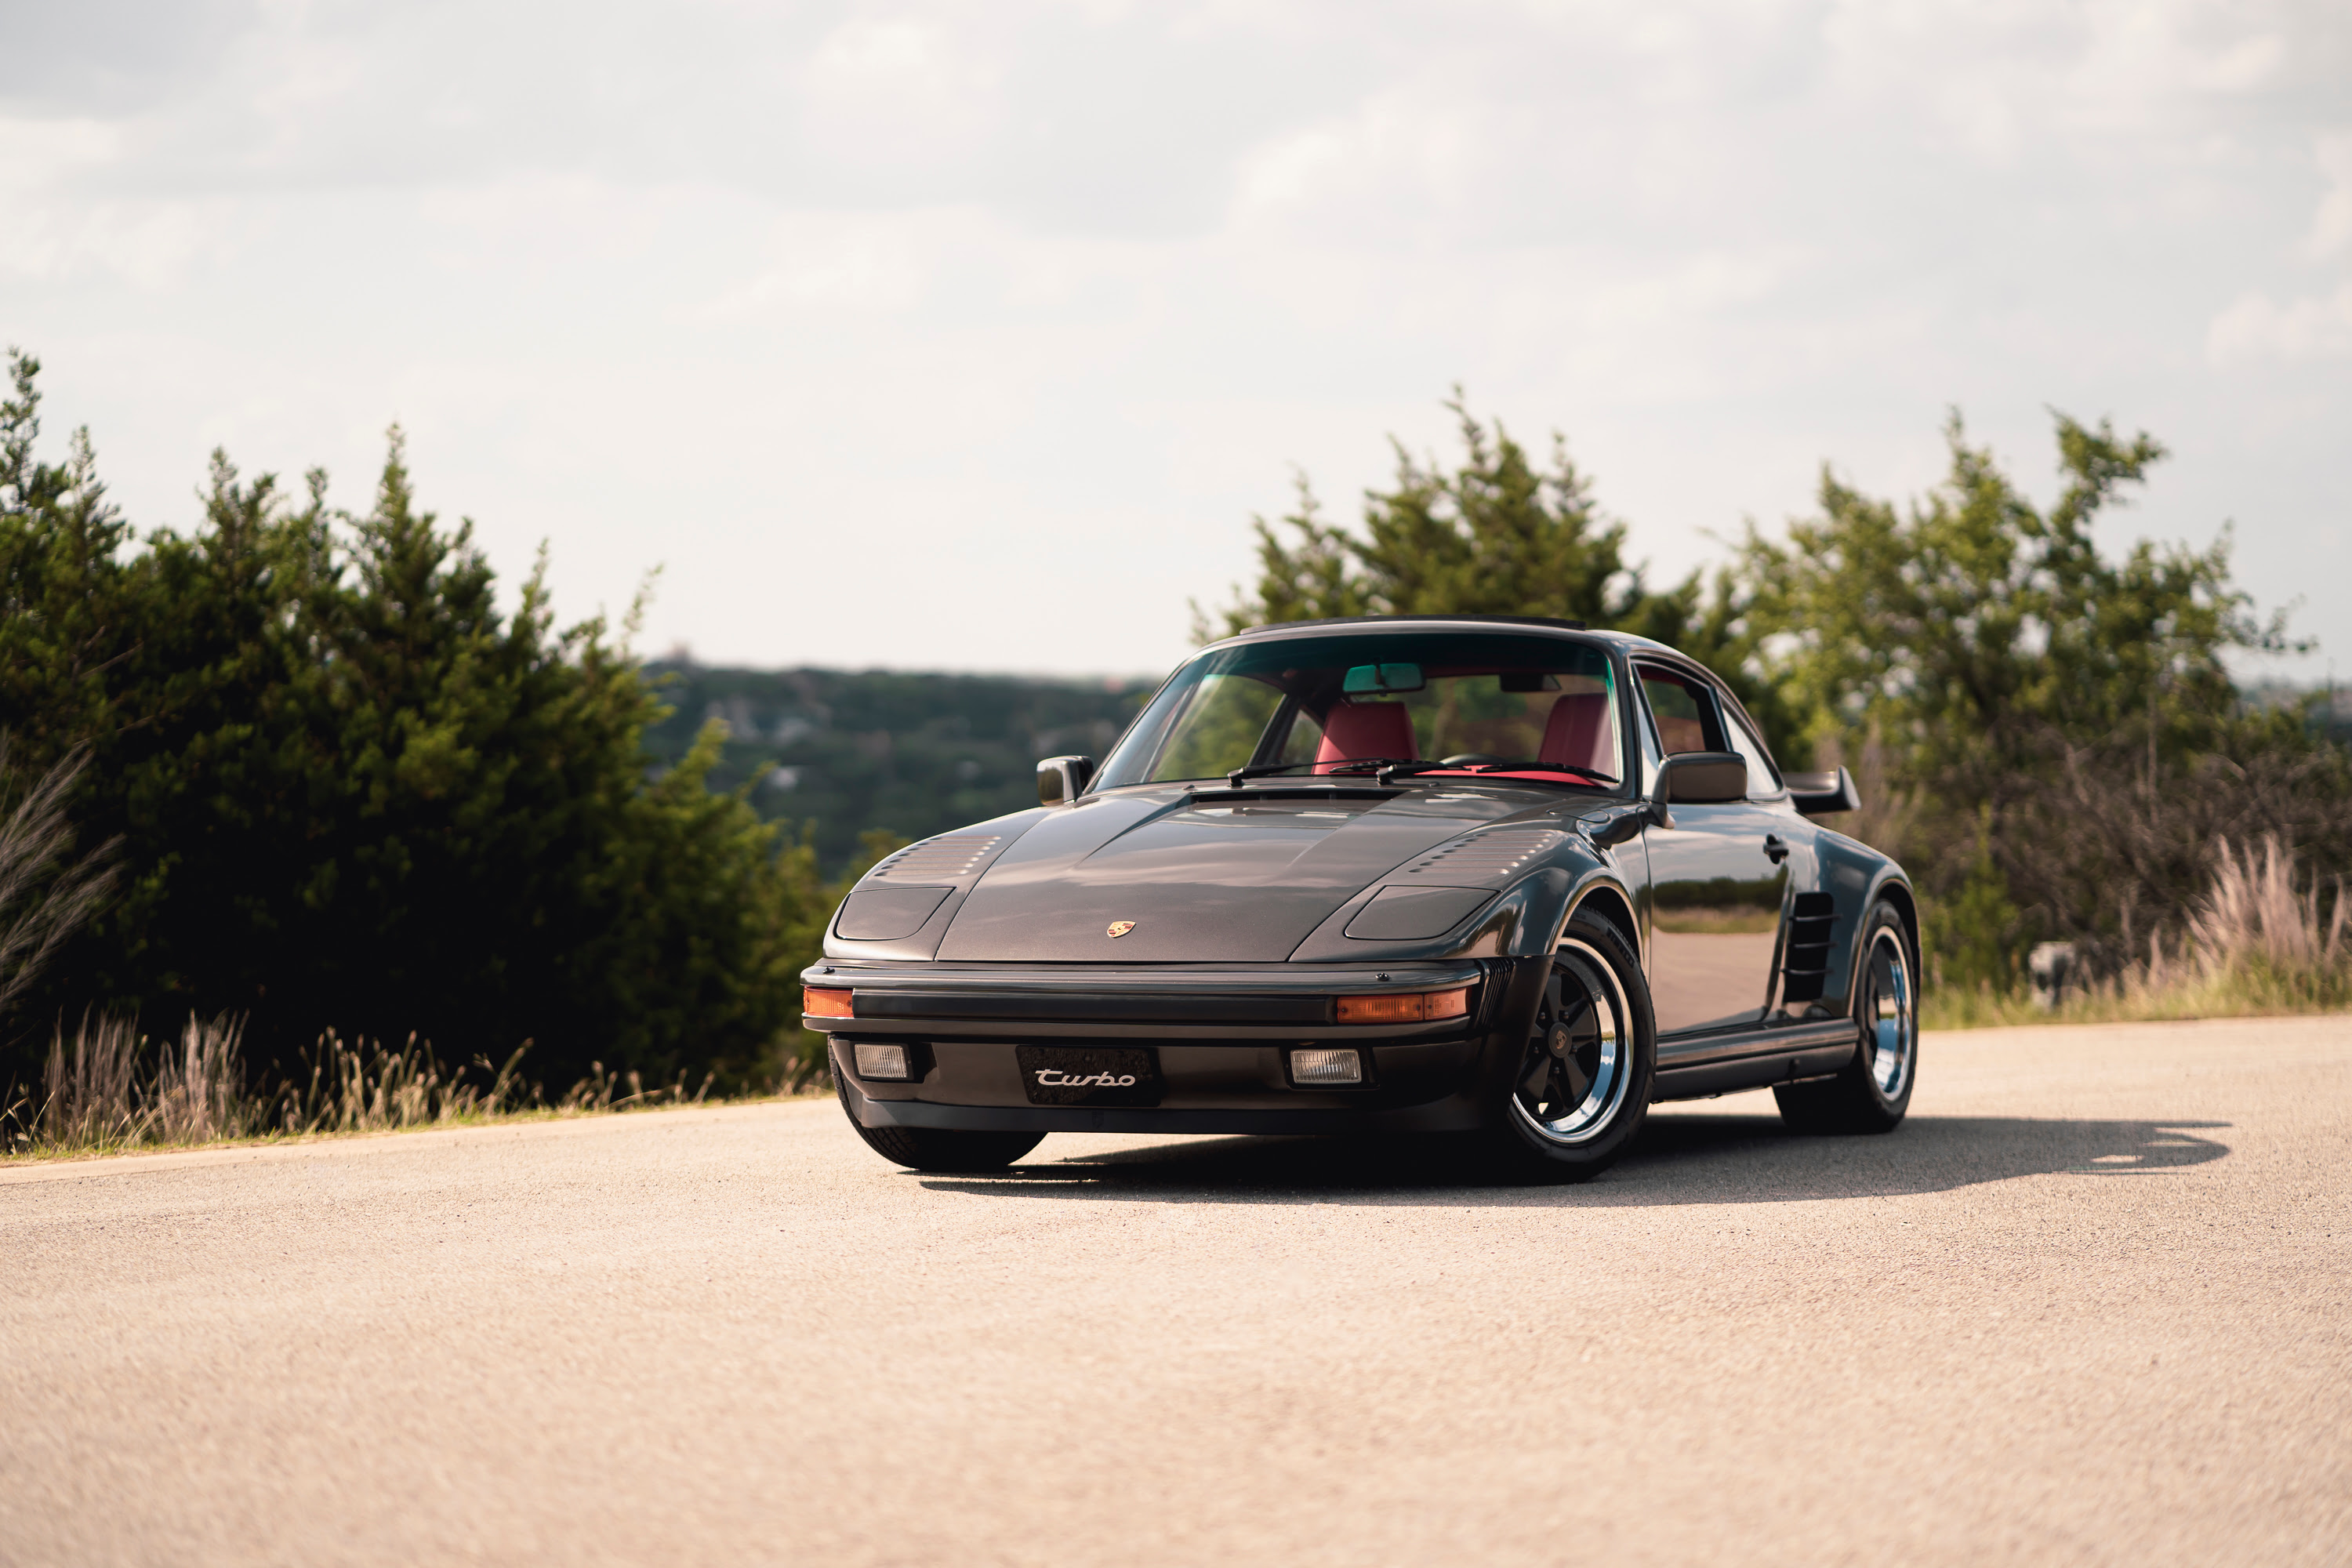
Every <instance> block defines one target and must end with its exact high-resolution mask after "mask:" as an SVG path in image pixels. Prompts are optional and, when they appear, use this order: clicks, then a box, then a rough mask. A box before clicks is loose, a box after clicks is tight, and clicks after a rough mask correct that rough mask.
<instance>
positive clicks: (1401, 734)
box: [1315, 702, 1421, 773]
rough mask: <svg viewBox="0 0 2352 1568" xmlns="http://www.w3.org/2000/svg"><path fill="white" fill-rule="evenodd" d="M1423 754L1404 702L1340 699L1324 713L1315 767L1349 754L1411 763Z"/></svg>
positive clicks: (1327, 765) (1326, 765) (1327, 766)
mask: <svg viewBox="0 0 2352 1568" xmlns="http://www.w3.org/2000/svg"><path fill="white" fill-rule="evenodd" d="M1420 755H1421V749H1420V746H1419V745H1418V743H1416V742H1414V740H1413V738H1412V714H1410V713H1408V712H1406V711H1405V706H1404V704H1403V703H1402V702H1339V703H1335V704H1333V706H1332V709H1331V710H1330V711H1329V712H1328V713H1326V714H1325V715H1324V716H1323V743H1322V744H1321V745H1320V746H1318V747H1317V748H1316V750H1315V771H1316V772H1317V773H1329V772H1330V771H1331V768H1330V764H1331V763H1339V762H1344V761H1346V760H1347V759H1348V758H1349V757H1394V758H1396V759H1397V760H1398V761H1399V762H1405V763H1410V762H1412V761H1414V760H1416V759H1417V758H1419V757H1420Z"/></svg>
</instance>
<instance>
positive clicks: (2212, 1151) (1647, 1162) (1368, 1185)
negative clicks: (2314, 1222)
mask: <svg viewBox="0 0 2352 1568" xmlns="http://www.w3.org/2000/svg"><path fill="white" fill-rule="evenodd" d="M2227 1126H2229V1123H2227V1122H2221V1121H2188V1120H2181V1121H2069V1120H2062V1119H2054V1118H2053V1119H2042V1118H2027V1117H1999V1116H1915V1117H1912V1118H1910V1119H1909V1120H1908V1121H1905V1122H1904V1124H1903V1125H1902V1126H1901V1127H1900V1128H1898V1129H1896V1130H1895V1131H1894V1132H1892V1133H1888V1134H1885V1135H1884V1136H1880V1137H1850V1138H1834V1137H1827V1138H1825V1137H1808V1136H1804V1135H1801V1134H1798V1133H1793V1132H1790V1131H1787V1130H1786V1129H1785V1128H1783V1127H1782V1126H1781V1124H1780V1119H1779V1118H1778V1117H1777V1116H1774V1115H1771V1114H1769V1113H1767V1114H1764V1115H1745V1116H1743V1115H1737V1114H1696V1115H1694V1114H1676V1115H1670V1116H1660V1117H1655V1118H1654V1119H1652V1121H1651V1122H1650V1124H1649V1125H1648V1126H1647V1127H1645V1128H1644V1129H1643V1131H1642V1137H1641V1140H1640V1142H1638V1143H1637V1144H1636V1145H1635V1146H1634V1147H1633V1149H1631V1150H1629V1151H1628V1152H1626V1154H1625V1157H1624V1158H1623V1159H1622V1160H1620V1161H1619V1162H1618V1163H1616V1164H1615V1165H1614V1166H1612V1168H1611V1169H1610V1170H1608V1171H1606V1172H1604V1173H1602V1174H1601V1176H1600V1177H1599V1178H1598V1179H1597V1180H1594V1181H1591V1182H1589V1183H1585V1184H1567V1185H1544V1184H1538V1185H1528V1184H1521V1183H1517V1182H1514V1181H1511V1180H1509V1179H1507V1178H1505V1177H1503V1176H1501V1175H1499V1174H1497V1173H1496V1170H1495V1169H1494V1167H1493V1166H1492V1164H1491V1163H1489V1162H1488V1161H1487V1160H1486V1158H1485V1157H1484V1156H1483V1155H1482V1154H1481V1152H1479V1151H1478V1150H1477V1149H1476V1148H1475V1146H1473V1145H1469V1144H1465V1142H1461V1141H1459V1140H1454V1139H1444V1138H1420V1139H1410V1138H1399V1139H1391V1140H1385V1141H1374V1140H1369V1139H1337V1138H1203V1139H1192V1140H1187V1141H1185V1142H1181V1143H1160V1144H1151V1145H1146V1146H1144V1147H1140V1148H1135V1149H1118V1150H1111V1151H1108V1152H1100V1153H1087V1154H1081V1155H1074V1156H1071V1157H1068V1158H1066V1159H1061V1160H1055V1159H1054V1158H1052V1153H1053V1145H1052V1143H1051V1142H1047V1143H1045V1144H1044V1145H1041V1146H1040V1149H1039V1152H1040V1153H1041V1154H1044V1155H1045V1156H1046V1157H1045V1158H1044V1159H1041V1160H1036V1161H1034V1163H1025V1164H1021V1165H1016V1166H1014V1167H1013V1168H1012V1169H1011V1170H1009V1171H1005V1172H1003V1173H990V1174H987V1175H970V1176H957V1175H942V1174H932V1175H927V1176H921V1177H919V1178H915V1179H918V1180H919V1181H921V1182H922V1183H923V1184H924V1185H926V1186H929V1187H936V1188H940V1189H942V1190H950V1191H955V1192H964V1193H972V1194H1003V1195H1007V1196H1012V1195H1019V1196H1023V1197H1070V1198H1118V1199H1127V1200H1130V1201H1132V1200H1135V1199H1154V1198H1158V1199H1166V1200H1170V1201H1183V1202H1201V1201H1204V1200H1205V1201H1216V1200H1219V1199H1223V1200H1226V1201H1231V1202H1244V1203H1265V1202H1328V1201H1330V1200H1331V1199H1333V1198H1335V1197H1359V1198H1364V1199H1368V1200H1371V1201H1375V1202H1383V1201H1384V1202H1391V1203H1394V1202H1405V1203H1414V1202H1422V1203H1444V1204H1448V1205H1459V1204H1465V1203H1468V1204H1513V1205H1528V1204H1549V1205H1575V1206H1585V1207H1590V1206H1602V1207H1621V1206H1629V1205H1660V1204H1689V1203H1751V1204H1758V1203H1795V1202H1810V1201H1817V1200H1821V1199H1830V1198H1863V1197H1892V1196H1901V1195H1906V1194H1917V1193H1937V1192H1948V1191H1950V1190H1952V1189H1954V1188H1958V1187H1968V1186H1977V1185H1981V1184H1985V1183H1989V1182H2004V1181H2010V1180H2013V1179H2015V1178H2017V1177H2020V1176H2039V1175H2065V1176H2069V1177H2084V1178H2090V1179H2094V1180H2101V1179H2114V1178H2117V1177H2126V1178H2127V1177H2136V1176H2137V1177H2145V1176H2160V1175H2163V1174H2164V1173H2177V1172H2179V1171H2182V1170H2185V1169H2187V1168H2188V1167H2189V1166H2192V1165H2201V1164H2205V1163H2209V1162H2210V1161H2214V1160H2218V1159H2221V1158H2222V1157H2223V1156H2225V1155H2227V1154H2228V1153H2229V1152H2230V1150H2229V1146H2228V1145H2227V1144H2225V1143H2222V1142H2219V1141H2218V1140H2216V1139H2213V1138H2210V1137H2205V1136H2200V1134H2203V1133H2207V1132H2210V1131H2216V1130H2219V1129H2222V1128H2226V1127H2227Z"/></svg>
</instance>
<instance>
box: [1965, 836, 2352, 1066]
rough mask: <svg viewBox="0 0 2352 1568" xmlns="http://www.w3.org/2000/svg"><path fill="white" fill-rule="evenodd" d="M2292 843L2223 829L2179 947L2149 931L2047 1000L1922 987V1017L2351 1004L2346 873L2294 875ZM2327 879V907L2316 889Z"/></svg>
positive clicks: (1996, 1019) (2260, 1012) (2163, 1015)
mask: <svg viewBox="0 0 2352 1568" xmlns="http://www.w3.org/2000/svg"><path fill="white" fill-rule="evenodd" d="M2297 881H2298V878H2297V874H2296V870H2295V864H2294V854H2293V853H2292V852H2291V851H2289V850H2288V849H2286V848H2285V847H2283V846H2282V845H2281V844H2280V843H2279V841H2278V840H2277V839H2276V838H2265V839H2264V840H2263V844H2262V847H2261V848H2260V850H2259V851H2258V850H2256V849H2255V848H2254V847H2252V846H2243V847H2241V846H2235V845H2231V843H2229V842H2228V841H2226V840H2224V841H2223V842H2222V844H2221V852H2220V854H2219V856H2218V857H2217V858H2216V862H2215V865H2214V869H2213V875H2212V879H2211V880H2210V882H2209V883H2208V885H2207V887H2206V889H2205V891H2204V893H2203V894H2201V895H2200V897H2199V898H2198V900H2197V901H2196V902H2195V904H2193V905H2192V906H2191V907H2190V909H2189V911H2188V918H2187V922H2186V924H2187V935H2186V938H2185V939H2184V941H2183V942H2182V943H2181V945H2180V947H2179V949H2178V950H2176V951H2172V952H2168V951H2167V949H2166V945H2165V942H2164V939H2163V937H2162V936H2161V935H2158V936H2155V937H2152V938H2151V939H2150V940H2149V943H2148V951H2147V957H2146V958H2145V959H2143V960H2140V961H2138V962H2137V963H2134V964H2133V965H2132V966H2131V967H2129V968H2127V969H2126V970H2125V971H2124V972H2123V973H2120V974H2117V975H2115V976H2113V977H2111V978H2109V979H2106V980H2103V981H2100V982H2097V983H2095V984H2091V985H2090V986H2088V987H2085V988H2084V989H2081V990H2077V991H2074V992H2073V993H2072V994H2069V995H2067V996H2066V997H2065V998H2064V999H2063V1000H2062V1001H2061V1002H2060V1003H2059V1004H2058V1005H2056V1006H2055V1007H2050V1006H2045V1005H2042V1002H2041V1001H2040V1000H2039V999H2038V998H2036V997H2035V996H2034V995H2033V994H2031V993H2030V992H2011V993H2006V994H2004V993H1996V992H1994V991H1991V990H1990V989H1986V990H1981V991H1977V992H1967V991H1954V992H1930V993H1929V994H1927V997H1926V999H1925V1002H1924V1005H1922V1007H1921V1009H1920V1023H1921V1025H1922V1026H1924V1027H1927V1028H1931V1029H1975V1028H1987V1027H1991V1026H1999V1025H2004V1024H2108V1023H2138V1022H2149V1021H2156V1020H2160V1019H2172V1018H2216V1017H2258V1016H2277V1015H2281V1014H2289V1013H2331V1012H2336V1011H2339V1010H2341V1009H2345V1008H2352V943H2347V941H2346V931H2345V925H2346V921H2347V915H2352V905H2348V904H2347V900H2346V898H2345V886H2344V880H2343V879H2342V878H2340V877H2339V878H2336V879H2334V880H2333V882H2332V883H2331V884H2329V885H2328V886H2327V887H2326V889H2323V885H2322V883H2321V880H2320V879H2319V878H2317V877H2313V878H2311V879H2309V882H2308V884H2307V885H2305V886H2301V887H2298V886H2297ZM2323 890H2328V891H2332V893H2333V894H2334V897H2333V898H2332V899H2331V900H2328V903H2329V904H2330V905H2331V906H2332V908H2331V910H2330V912H2327V913H2326V914H2323V913H2322V908H2321V906H2322V900H2321V893H2322V892H2323Z"/></svg>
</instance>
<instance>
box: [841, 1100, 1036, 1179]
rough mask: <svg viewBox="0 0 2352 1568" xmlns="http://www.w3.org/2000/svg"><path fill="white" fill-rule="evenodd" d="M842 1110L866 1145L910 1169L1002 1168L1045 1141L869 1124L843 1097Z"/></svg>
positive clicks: (1030, 1136) (1005, 1134)
mask: <svg viewBox="0 0 2352 1568" xmlns="http://www.w3.org/2000/svg"><path fill="white" fill-rule="evenodd" d="M841 1109H842V1111H843V1113H844V1114H845V1115H846V1116H847V1117H848V1118H849V1124H850V1125H851V1126H852V1127H855V1128H856V1129H857V1135H858V1136H859V1137H860V1138H863V1139H865V1140H866V1147H867V1148H868V1149H871V1150H873V1151H874V1152H876V1153H877V1154H879V1155H881V1156H882V1157H883V1158H884V1159H885V1160H887V1161H889V1162H890V1163H892V1164H894V1165H904V1166H906V1167H907V1168H908V1170H910V1171H938V1172H940V1173H950V1172H957V1171H964V1172H971V1171H1001V1170H1003V1169H1004V1168H1005V1167H1006V1166H1007V1165H1010V1164H1011V1163H1013V1161H1015V1160H1018V1159H1019V1158H1021V1156H1022V1155H1024V1154H1026V1153H1027V1152H1029V1151H1030V1150H1032V1149H1034V1148H1035V1147H1036V1146H1037V1145H1038V1144H1040V1143H1042V1142H1045V1134H1044V1133H1043V1132H968V1131H962V1130H961V1129H959V1128H953V1127H868V1126H866V1124H865V1123H864V1122H862V1121H858V1120H857V1113H856V1111H855V1110H850V1108H849V1095H848V1093H847V1092H844V1093H843V1095H842V1096H841Z"/></svg>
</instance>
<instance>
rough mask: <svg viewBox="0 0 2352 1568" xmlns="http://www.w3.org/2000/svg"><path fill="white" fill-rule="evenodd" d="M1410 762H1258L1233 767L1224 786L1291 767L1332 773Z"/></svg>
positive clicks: (1344, 759) (1378, 759)
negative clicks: (1247, 765) (1250, 766)
mask: <svg viewBox="0 0 2352 1568" xmlns="http://www.w3.org/2000/svg"><path fill="white" fill-rule="evenodd" d="M1410 766H1412V764H1411V763H1407V762H1405V761H1403V759H1402V758H1399V757H1332V758H1330V759H1328V760H1318V761H1316V762H1311V763H1259V764H1258V765H1257V766H1255V767H1254V768H1235V769H1234V771H1233V772H1231V773H1227V774H1226V775H1225V784H1226V787H1228V788H1230V789H1239V788H1241V787H1242V781H1243V780H1244V779H1262V778H1265V777H1268V776H1270V775H1272V774H1274V773H1288V772H1289V771H1290V770H1291V769H1293V768H1328V769H1330V770H1331V772H1333V773H1342V772H1346V773H1361V772H1363V771H1364V770H1365V769H1367V768H1382V767H1410Z"/></svg>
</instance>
